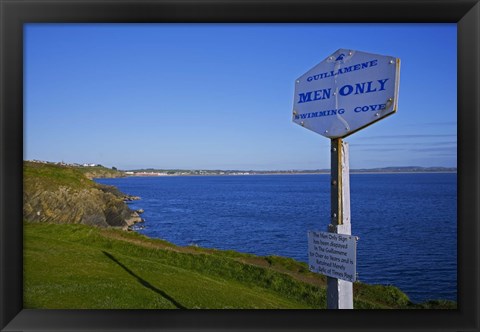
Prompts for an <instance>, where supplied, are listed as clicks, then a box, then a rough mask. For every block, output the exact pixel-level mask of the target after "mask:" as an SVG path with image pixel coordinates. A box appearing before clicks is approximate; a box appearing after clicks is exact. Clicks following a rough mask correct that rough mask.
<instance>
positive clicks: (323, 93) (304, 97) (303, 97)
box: [298, 89, 332, 104]
mask: <svg viewBox="0 0 480 332" xmlns="http://www.w3.org/2000/svg"><path fill="white" fill-rule="evenodd" d="M331 90H332V89H322V90H315V91H309V92H305V93H299V94H298V95H299V97H300V99H299V101H298V103H299V104H300V103H307V102H309V101H315V100H322V99H328V98H330V92H331ZM312 96H313V98H312Z"/></svg>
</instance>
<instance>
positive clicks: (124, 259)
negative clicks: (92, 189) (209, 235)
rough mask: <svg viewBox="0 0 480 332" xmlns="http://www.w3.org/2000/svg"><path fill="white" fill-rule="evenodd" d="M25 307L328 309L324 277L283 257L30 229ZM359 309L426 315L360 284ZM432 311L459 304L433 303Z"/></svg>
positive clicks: (73, 229) (65, 229)
mask: <svg viewBox="0 0 480 332" xmlns="http://www.w3.org/2000/svg"><path fill="white" fill-rule="evenodd" d="M24 229H25V236H24V307H25V308H58V309H60V308H69V309H80V308H92V309H93V308H97V309H110V308H112V309H113V308H144V309H145V308H148V309H157V308H162V309H170V308H171V309H174V308H298V309H304V308H325V306H326V303H325V301H326V300H325V297H326V295H325V277H324V276H321V275H318V274H313V273H311V272H309V271H308V269H307V266H306V264H303V263H299V262H296V261H294V260H292V259H287V258H282V257H258V256H254V255H248V254H241V253H238V252H234V251H219V250H213V249H202V248H197V247H178V246H174V245H172V244H170V243H168V242H165V241H161V240H155V239H149V238H147V237H144V236H142V235H139V234H136V233H132V232H125V231H121V230H117V229H105V228H103V229H102V228H97V227H91V226H85V225H72V224H68V225H67V224H63V225H58V224H49V223H28V222H25V223H24ZM354 294H355V295H354V296H355V299H354V305H355V308H420V307H422V306H420V305H413V304H411V303H410V302H409V301H408V298H407V296H406V295H405V294H403V293H402V292H401V291H400V290H398V289H397V288H395V287H392V286H389V287H384V286H375V285H374V286H371V285H365V284H361V283H355V284H354ZM426 305H429V306H430V307H433V308H442V307H450V308H451V307H454V304H453V303H447V302H442V303H438V302H435V303H433V302H432V303H429V304H424V305H423V306H426Z"/></svg>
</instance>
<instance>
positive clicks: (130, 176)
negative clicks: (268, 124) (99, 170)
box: [126, 171, 457, 178]
mask: <svg viewBox="0 0 480 332" xmlns="http://www.w3.org/2000/svg"><path fill="white" fill-rule="evenodd" d="M451 173H453V174H457V171H438V172H435V171H412V172H408V171H406V172H355V171H353V172H350V174H356V175H357V174H451ZM329 174H330V172H325V173H324V172H311V173H250V174H168V175H154V174H152V175H149V174H145V175H143V174H142V175H138V174H136V175H127V176H126V177H129V178H158V177H178V176H183V177H189V176H195V177H197V176H258V175H329Z"/></svg>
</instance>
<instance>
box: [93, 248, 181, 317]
mask: <svg viewBox="0 0 480 332" xmlns="http://www.w3.org/2000/svg"><path fill="white" fill-rule="evenodd" d="M102 252H103V254H104V255H105V256H107V257H108V258H110V259H111V260H112V261H114V262H115V263H117V264H118V265H120V267H121V268H123V269H124V270H125V271H127V272H128V274H130V275H131V276H133V277H135V278H136V279H137V281H138V282H139V283H140V284H141V285H142V286H144V287H146V288H148V289H150V290H152V291H154V292H155V293H157V294H159V295H161V296H162V297H163V298H165V299H166V300H168V301H170V302H171V303H172V304H173V305H174V306H175V307H177V308H178V309H187V308H185V307H184V306H183V305H181V304H180V303H178V302H177V301H175V299H174V298H172V297H171V296H169V295H168V294H167V293H165V292H164V291H162V290H160V289H158V288H156V287H155V286H153V285H152V284H151V283H149V282H148V281H146V280H145V279H142V278H140V277H139V276H138V275H136V274H135V273H133V271H132V270H130V269H129V268H128V267H126V266H125V265H123V264H122V263H120V262H119V261H118V260H117V259H116V258H115V257H113V256H112V255H111V254H109V253H108V252H105V251H102Z"/></svg>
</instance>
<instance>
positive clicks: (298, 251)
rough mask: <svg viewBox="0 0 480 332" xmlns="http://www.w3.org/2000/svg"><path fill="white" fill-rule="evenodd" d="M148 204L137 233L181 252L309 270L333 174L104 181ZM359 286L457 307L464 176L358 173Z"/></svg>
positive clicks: (325, 220) (353, 192)
mask: <svg viewBox="0 0 480 332" xmlns="http://www.w3.org/2000/svg"><path fill="white" fill-rule="evenodd" d="M96 181H97V182H99V183H103V184H109V185H115V186H116V187H118V188H119V189H120V190H121V191H123V192H124V193H126V194H129V195H135V196H140V197H141V200H139V201H134V202H132V203H129V204H130V207H131V208H132V209H140V208H141V209H144V210H145V212H144V213H143V215H142V217H143V218H144V219H145V223H144V226H145V228H144V229H140V230H138V232H139V233H142V234H144V235H147V236H149V237H153V238H160V239H165V240H167V241H170V242H172V243H174V244H177V245H182V246H185V245H198V246H201V247H208V248H217V249H232V250H236V251H240V252H246V253H252V254H256V255H261V256H265V255H279V256H286V257H291V258H294V259H296V260H299V261H303V262H308V256H307V251H308V243H307V231H309V230H319V231H326V229H327V225H328V224H329V222H330V217H329V216H330V175H328V174H315V175H250V176H164V177H129V178H118V179H96ZM350 199H351V222H352V235H355V236H358V237H359V238H360V240H359V241H358V245H357V272H358V280H359V281H361V282H365V283H369V284H382V285H394V286H397V287H399V288H400V289H401V290H402V291H404V292H405V293H407V295H408V296H409V297H410V299H411V300H412V301H414V302H423V301H426V300H429V299H448V300H454V301H456V300H457V174H456V173H416V174H351V175H350Z"/></svg>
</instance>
